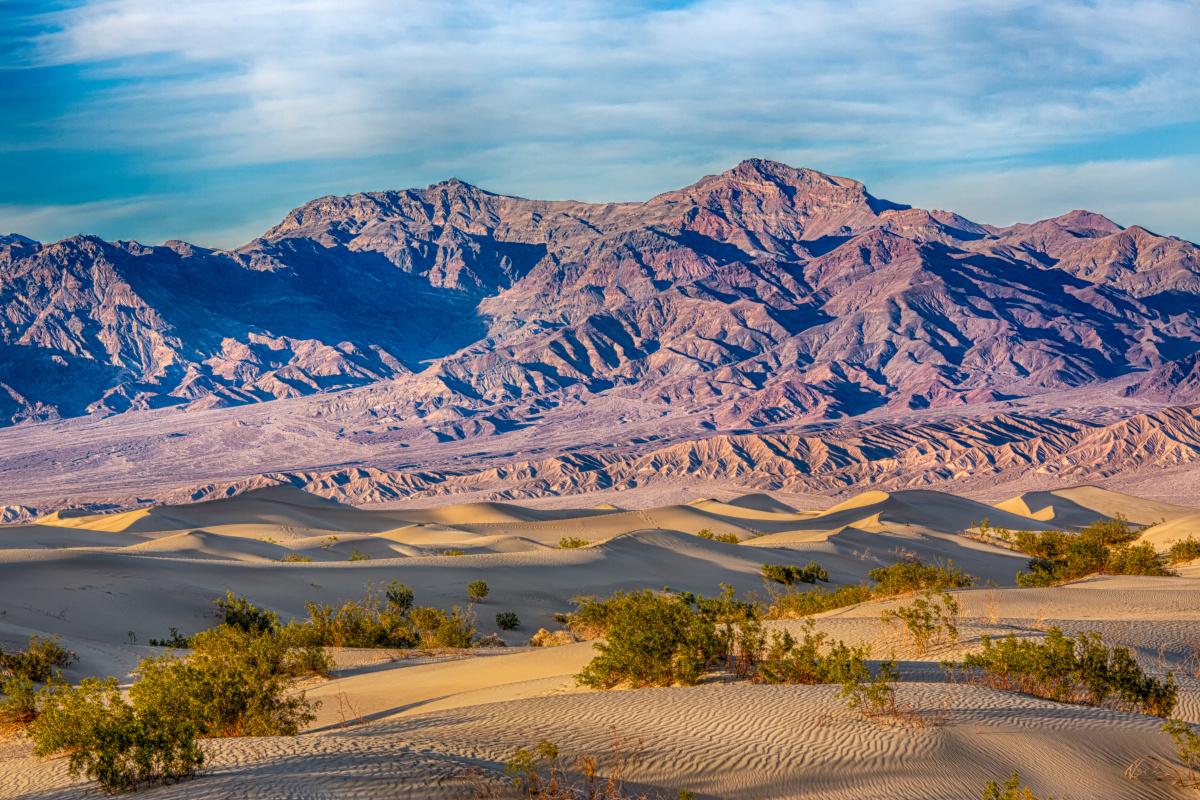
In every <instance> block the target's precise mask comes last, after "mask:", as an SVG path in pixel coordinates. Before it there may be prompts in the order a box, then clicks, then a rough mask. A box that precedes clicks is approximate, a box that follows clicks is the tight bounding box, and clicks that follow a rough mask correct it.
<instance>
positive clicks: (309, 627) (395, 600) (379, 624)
mask: <svg viewBox="0 0 1200 800" xmlns="http://www.w3.org/2000/svg"><path fill="white" fill-rule="evenodd" d="M414 599H415V598H414V594H413V591H412V589H411V588H409V587H408V586H406V585H405V584H403V583H400V582H399V581H392V582H391V583H389V584H388V585H387V586H386V587H385V588H384V591H383V593H382V595H381V594H380V593H379V592H378V591H377V590H376V589H375V588H374V587H373V586H371V585H370V584H368V586H367V594H366V596H365V597H364V598H363V599H362V600H347V601H345V602H344V603H342V604H341V605H340V606H338V607H337V608H334V607H332V606H329V605H325V604H322V603H308V604H306V605H305V611H306V612H307V614H308V617H307V618H306V619H304V620H301V621H294V622H292V623H290V624H289V625H288V626H287V628H286V632H287V635H288V637H289V640H290V641H291V642H292V643H294V644H296V645H304V646H310V647H314V646H316V647H413V646H415V645H416V644H418V643H419V641H420V633H419V632H418V631H417V630H416V628H415V627H414V626H413V624H412V620H411V619H410V612H411V611H412V606H413V601H414Z"/></svg>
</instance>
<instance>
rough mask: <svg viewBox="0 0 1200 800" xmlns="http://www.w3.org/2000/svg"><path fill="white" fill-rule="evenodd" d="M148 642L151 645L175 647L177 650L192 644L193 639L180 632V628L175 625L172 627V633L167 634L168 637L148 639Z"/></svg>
mask: <svg viewBox="0 0 1200 800" xmlns="http://www.w3.org/2000/svg"><path fill="white" fill-rule="evenodd" d="M146 644H148V645H150V646H151V647H173V648H175V649H177V650H178V649H180V648H184V647H191V646H192V642H191V639H189V638H188V637H186V636H184V635H183V634H182V633H180V632H179V628H174V627H172V628H171V629H170V635H169V636H167V638H165V639H147V640H146Z"/></svg>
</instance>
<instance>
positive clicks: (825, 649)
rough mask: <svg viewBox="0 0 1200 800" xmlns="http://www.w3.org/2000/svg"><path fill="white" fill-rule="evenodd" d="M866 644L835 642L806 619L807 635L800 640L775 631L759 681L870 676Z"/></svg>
mask: <svg viewBox="0 0 1200 800" xmlns="http://www.w3.org/2000/svg"><path fill="white" fill-rule="evenodd" d="M869 655H870V649H869V648H867V647H866V646H860V647H848V646H847V645H846V644H844V643H843V642H840V641H834V640H832V639H830V638H829V636H828V634H825V633H821V632H818V631H817V630H816V628H815V624H814V623H813V621H812V620H811V619H810V620H806V621H805V625H804V631H803V638H801V639H796V638H795V637H794V636H792V634H791V633H790V632H788V631H775V632H773V633H772V635H771V642H770V644H769V645H768V646H767V648H766V651H765V653H764V654H763V656H762V658H761V661H760V663H759V664H758V671H757V673H756V674H755V676H754V679H755V681H757V682H759V683H798V684H818V683H839V684H840V683H842V682H843V681H845V680H847V679H849V678H851V677H853V676H858V678H859V679H860V680H861V679H863V678H869V677H870V670H869V669H868V668H867V662H866V659H867V657H868V656H869Z"/></svg>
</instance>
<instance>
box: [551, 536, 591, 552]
mask: <svg viewBox="0 0 1200 800" xmlns="http://www.w3.org/2000/svg"><path fill="white" fill-rule="evenodd" d="M558 546H559V547H560V548H562V549H563V550H574V549H576V548H579V547H587V546H588V540H587V539H579V538H577V537H574V536H564V537H562V538H561V539H559V540H558Z"/></svg>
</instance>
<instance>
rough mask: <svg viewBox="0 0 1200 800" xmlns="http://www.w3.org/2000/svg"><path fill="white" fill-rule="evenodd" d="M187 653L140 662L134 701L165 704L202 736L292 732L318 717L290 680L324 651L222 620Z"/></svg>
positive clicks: (278, 634) (156, 706) (199, 636)
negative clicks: (290, 688) (292, 690)
mask: <svg viewBox="0 0 1200 800" xmlns="http://www.w3.org/2000/svg"><path fill="white" fill-rule="evenodd" d="M191 639H192V652H191V655H190V656H188V657H187V658H175V657H173V656H160V657H157V658H148V659H145V660H143V661H142V662H141V664H139V665H138V668H137V673H138V681H137V683H135V684H134V685H133V686H132V687H131V688H130V690H129V697H130V701H131V702H132V703H133V705H134V706H135V707H138V708H147V709H159V710H168V711H169V712H170V715H173V716H182V717H184V718H186V719H188V720H190V721H191V722H192V723H194V724H195V726H196V729H197V732H198V733H199V734H200V735H202V736H294V735H295V734H296V733H298V732H299V731H300V729H301V728H302V727H303V726H304V725H306V724H308V723H309V722H310V721H312V720H313V719H314V714H313V713H312V712H313V709H314V708H315V704H314V703H310V702H308V701H307V700H306V699H305V697H304V693H303V692H301V693H299V694H289V693H288V691H287V689H288V686H287V679H289V678H294V677H297V676H299V675H303V674H306V673H308V672H311V671H313V669H312V665H313V662H314V660H316V661H318V662H319V663H320V664H322V665H326V664H327V663H328V662H327V661H325V659H324V658H323V655H322V654H319V651H315V650H313V649H307V648H296V647H293V646H292V644H291V643H290V642H289V641H288V637H287V636H286V635H285V634H283V633H282V632H279V631H269V632H265V633H263V632H248V631H244V630H241V629H240V628H234V627H230V626H228V625H221V626H219V627H216V628H213V629H212V630H207V631H202V632H200V633H197V634H195V635H194V636H192V637H191Z"/></svg>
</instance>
